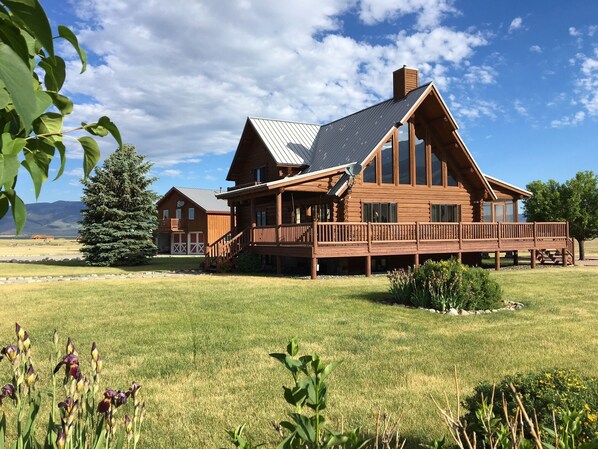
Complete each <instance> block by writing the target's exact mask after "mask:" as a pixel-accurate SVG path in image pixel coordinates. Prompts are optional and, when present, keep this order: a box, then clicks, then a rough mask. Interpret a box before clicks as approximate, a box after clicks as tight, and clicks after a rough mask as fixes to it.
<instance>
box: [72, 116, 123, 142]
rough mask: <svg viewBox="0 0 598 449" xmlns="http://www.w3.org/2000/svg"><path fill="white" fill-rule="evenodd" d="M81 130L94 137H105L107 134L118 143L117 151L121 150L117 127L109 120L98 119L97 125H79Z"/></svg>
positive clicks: (104, 117) (106, 118)
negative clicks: (81, 127)
mask: <svg viewBox="0 0 598 449" xmlns="http://www.w3.org/2000/svg"><path fill="white" fill-rule="evenodd" d="M81 126H83V129H85V131H87V132H89V133H90V134H92V135H94V136H99V137H105V136H107V135H108V133H110V134H112V137H114V140H116V141H117V142H118V147H119V149H121V150H122V147H123V143H122V139H121V137H120V131H119V130H118V128H117V126H116V125H115V124H114V123H112V121H110V119H109V118H108V117H106V116H103V117H100V119H99V120H98V121H97V123H89V124H88V123H81Z"/></svg>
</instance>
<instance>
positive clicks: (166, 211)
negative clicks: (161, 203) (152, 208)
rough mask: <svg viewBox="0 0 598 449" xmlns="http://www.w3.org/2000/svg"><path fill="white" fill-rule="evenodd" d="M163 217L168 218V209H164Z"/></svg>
mask: <svg viewBox="0 0 598 449" xmlns="http://www.w3.org/2000/svg"><path fill="white" fill-rule="evenodd" d="M162 218H168V209H164V210H163V211H162Z"/></svg>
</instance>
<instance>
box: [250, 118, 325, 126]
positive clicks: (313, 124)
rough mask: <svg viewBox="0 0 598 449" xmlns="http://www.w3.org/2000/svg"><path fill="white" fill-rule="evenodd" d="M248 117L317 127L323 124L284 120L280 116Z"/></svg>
mask: <svg viewBox="0 0 598 449" xmlns="http://www.w3.org/2000/svg"><path fill="white" fill-rule="evenodd" d="M247 118H248V119H249V120H268V121H269V122H283V123H292V124H294V125H309V126H317V127H321V126H322V125H318V124H317V123H309V122H297V121H293V120H284V119H278V118H267V117H252V116H248V117H247Z"/></svg>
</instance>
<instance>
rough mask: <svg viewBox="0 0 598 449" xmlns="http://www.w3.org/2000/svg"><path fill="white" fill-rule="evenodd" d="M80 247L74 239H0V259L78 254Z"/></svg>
mask: <svg viewBox="0 0 598 449" xmlns="http://www.w3.org/2000/svg"><path fill="white" fill-rule="evenodd" d="M80 247H81V245H80V244H79V242H77V241H76V240H75V239H65V238H57V239H52V240H33V239H30V238H22V239H14V238H11V239H7V238H0V256H1V257H12V256H18V257H23V256H49V255H61V256H62V255H70V254H79V248H80Z"/></svg>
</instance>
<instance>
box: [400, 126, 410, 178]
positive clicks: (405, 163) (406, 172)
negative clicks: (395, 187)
mask: <svg viewBox="0 0 598 449" xmlns="http://www.w3.org/2000/svg"><path fill="white" fill-rule="evenodd" d="M410 165H411V153H410V151H409V127H408V126H406V127H400V128H399V184H411V167H410Z"/></svg>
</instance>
